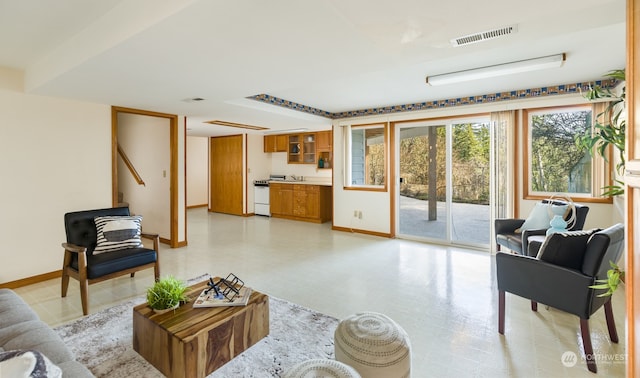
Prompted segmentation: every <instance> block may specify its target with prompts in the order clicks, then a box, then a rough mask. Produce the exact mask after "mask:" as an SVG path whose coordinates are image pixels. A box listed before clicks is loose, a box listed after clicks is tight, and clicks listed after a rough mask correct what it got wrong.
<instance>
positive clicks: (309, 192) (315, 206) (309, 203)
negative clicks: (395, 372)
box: [304, 185, 320, 219]
mask: <svg viewBox="0 0 640 378" xmlns="http://www.w3.org/2000/svg"><path fill="white" fill-rule="evenodd" d="M305 193H306V198H305V206H304V212H305V216H306V217H307V218H314V219H317V218H320V187H319V186H317V185H307V188H306V191H305Z"/></svg>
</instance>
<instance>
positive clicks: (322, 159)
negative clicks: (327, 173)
mask: <svg viewBox="0 0 640 378" xmlns="http://www.w3.org/2000/svg"><path fill="white" fill-rule="evenodd" d="M316 151H317V155H318V156H317V160H318V163H317V167H318V169H329V168H331V167H332V166H333V143H332V132H331V130H329V131H319V132H318V133H316Z"/></svg>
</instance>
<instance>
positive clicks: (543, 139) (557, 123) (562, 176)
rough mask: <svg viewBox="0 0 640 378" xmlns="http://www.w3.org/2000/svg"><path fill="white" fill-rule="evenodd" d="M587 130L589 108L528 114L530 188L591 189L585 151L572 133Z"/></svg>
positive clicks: (550, 189) (589, 116)
mask: <svg viewBox="0 0 640 378" xmlns="http://www.w3.org/2000/svg"><path fill="white" fill-rule="evenodd" d="M587 130H591V111H590V110H584V111H572V112H555V113H551V112H549V113H543V114H534V115H532V117H531V153H530V163H531V173H530V177H531V189H532V190H533V191H535V192H550V193H554V192H562V193H566V192H570V193H590V192H591V187H590V183H591V159H585V157H588V156H589V152H588V151H586V150H585V149H584V148H583V147H581V146H578V145H576V143H575V137H576V135H583V134H584V133H585V132H586V131H587ZM585 164H586V165H588V168H586V167H582V166H581V165H585Z"/></svg>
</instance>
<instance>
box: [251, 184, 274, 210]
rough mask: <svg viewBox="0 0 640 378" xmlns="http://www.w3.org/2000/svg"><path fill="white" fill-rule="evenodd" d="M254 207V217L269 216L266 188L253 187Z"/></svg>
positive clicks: (267, 188) (267, 191)
mask: <svg viewBox="0 0 640 378" xmlns="http://www.w3.org/2000/svg"><path fill="white" fill-rule="evenodd" d="M254 205H255V210H254V212H255V214H256V215H266V216H268V217H269V216H271V209H270V208H269V187H268V186H254Z"/></svg>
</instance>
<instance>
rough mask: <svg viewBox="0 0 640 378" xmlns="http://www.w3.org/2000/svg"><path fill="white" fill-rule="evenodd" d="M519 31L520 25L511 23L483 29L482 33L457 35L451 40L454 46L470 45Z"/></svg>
mask: <svg viewBox="0 0 640 378" xmlns="http://www.w3.org/2000/svg"><path fill="white" fill-rule="evenodd" d="M517 31H518V25H509V26H505V27H502V28H498V29H492V30H487V31H483V32H480V33H474V34H469V35H464V36H462V37H457V38H454V39H452V40H451V44H452V45H453V46H454V47H458V46H464V45H469V44H472V43H477V42H483V41H488V40H490V39H494V38H499V37H504V36H507V35H509V34H513V33H516V32H517Z"/></svg>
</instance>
